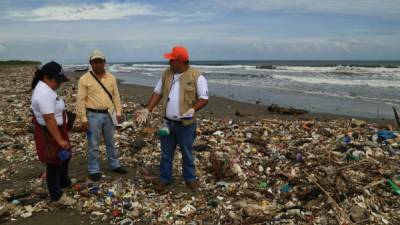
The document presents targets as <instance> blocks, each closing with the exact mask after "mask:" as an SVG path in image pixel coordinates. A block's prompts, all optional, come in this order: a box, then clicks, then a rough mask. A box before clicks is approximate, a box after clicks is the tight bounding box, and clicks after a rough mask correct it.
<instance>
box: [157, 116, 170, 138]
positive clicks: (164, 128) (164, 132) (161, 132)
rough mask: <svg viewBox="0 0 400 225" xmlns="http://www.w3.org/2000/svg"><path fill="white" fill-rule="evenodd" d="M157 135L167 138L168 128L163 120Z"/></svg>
mask: <svg viewBox="0 0 400 225" xmlns="http://www.w3.org/2000/svg"><path fill="white" fill-rule="evenodd" d="M157 134H158V135H159V136H168V135H169V127H168V124H167V122H166V121H165V120H164V123H163V124H162V125H161V127H160V129H158V131H157Z"/></svg>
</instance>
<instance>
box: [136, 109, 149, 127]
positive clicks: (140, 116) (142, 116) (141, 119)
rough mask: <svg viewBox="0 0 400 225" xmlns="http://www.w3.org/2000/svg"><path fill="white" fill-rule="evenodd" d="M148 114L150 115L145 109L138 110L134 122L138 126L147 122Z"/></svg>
mask: <svg viewBox="0 0 400 225" xmlns="http://www.w3.org/2000/svg"><path fill="white" fill-rule="evenodd" d="M149 114H150V111H149V110H148V109H147V108H144V109H142V110H140V111H139V112H137V114H136V115H137V118H136V121H137V122H138V123H139V124H142V123H145V122H146V120H147V117H148V116H149Z"/></svg>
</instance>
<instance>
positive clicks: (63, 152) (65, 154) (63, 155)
mask: <svg viewBox="0 0 400 225" xmlns="http://www.w3.org/2000/svg"><path fill="white" fill-rule="evenodd" d="M69 157H71V151H68V150H67V149H61V150H60V151H59V152H58V158H60V160H61V161H65V160H67V159H69Z"/></svg>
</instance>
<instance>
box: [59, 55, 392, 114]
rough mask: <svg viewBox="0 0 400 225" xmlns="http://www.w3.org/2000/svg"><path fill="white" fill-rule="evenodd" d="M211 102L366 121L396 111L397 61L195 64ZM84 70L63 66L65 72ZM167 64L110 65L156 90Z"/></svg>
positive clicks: (123, 75)
mask: <svg viewBox="0 0 400 225" xmlns="http://www.w3.org/2000/svg"><path fill="white" fill-rule="evenodd" d="M191 65H192V66H193V67H195V68H198V69H200V70H201V71H202V73H203V75H204V76H205V77H206V78H207V81H208V84H209V93H210V95H211V96H221V97H227V98H231V99H234V100H238V101H242V102H250V103H255V102H256V101H257V102H260V104H264V105H269V104H272V103H276V104H279V105H282V106H290V107H295V108H301V109H305V110H309V111H311V112H319V113H332V114H339V115H349V116H358V117H369V118H393V110H392V107H393V106H394V107H399V110H400V61H195V62H191ZM87 66H88V65H87V64H69V65H64V67H65V69H66V70H76V69H83V68H86V67H87ZM167 67H168V64H167V63H166V62H140V63H135V62H131V63H126V62H125V63H110V64H109V65H108V70H109V71H111V72H113V73H114V74H115V75H116V76H117V77H118V78H119V79H121V80H123V81H124V82H125V83H129V84H138V85H145V86H155V84H156V82H157V80H158V79H159V78H160V76H161V73H162V72H163V70H165V69H166V68H167Z"/></svg>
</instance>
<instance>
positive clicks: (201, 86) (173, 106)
mask: <svg viewBox="0 0 400 225" xmlns="http://www.w3.org/2000/svg"><path fill="white" fill-rule="evenodd" d="M182 74H183V73H180V74H179V73H176V74H174V79H173V80H172V85H171V91H170V92H169V101H168V103H167V111H166V113H165V116H166V117H167V118H168V119H171V120H177V119H176V117H177V116H180V112H179V86H180V85H179V83H180V82H179V80H180V78H181V76H182ZM154 92H155V93H157V94H162V77H161V78H160V79H159V80H158V82H157V85H156V87H155V88H154ZM197 97H198V98H200V99H208V85H207V80H206V78H205V77H204V76H203V75H200V76H199V77H198V78H197Z"/></svg>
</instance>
